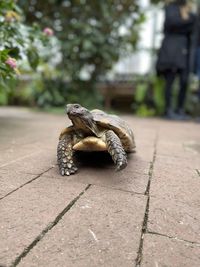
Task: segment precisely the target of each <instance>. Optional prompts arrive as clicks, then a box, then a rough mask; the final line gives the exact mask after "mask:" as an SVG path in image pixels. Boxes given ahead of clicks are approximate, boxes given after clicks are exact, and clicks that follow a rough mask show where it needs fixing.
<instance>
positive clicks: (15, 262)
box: [10, 184, 91, 267]
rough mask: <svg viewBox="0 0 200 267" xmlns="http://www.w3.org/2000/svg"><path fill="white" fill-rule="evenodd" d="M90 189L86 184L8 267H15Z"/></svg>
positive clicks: (89, 185)
mask: <svg viewBox="0 0 200 267" xmlns="http://www.w3.org/2000/svg"><path fill="white" fill-rule="evenodd" d="M90 187H91V184H88V185H87V186H86V187H85V189H84V190H83V191H82V192H81V193H80V194H79V195H78V196H77V197H75V198H74V199H73V200H72V201H71V202H70V203H69V204H68V205H67V206H66V207H65V208H64V209H63V210H62V211H61V212H60V213H59V214H58V215H57V216H56V218H55V219H54V221H53V222H51V223H49V224H48V225H47V226H46V228H44V230H42V232H41V233H40V234H39V235H38V236H37V237H36V238H35V239H34V240H33V242H32V243H30V245H29V246H28V247H26V248H25V249H24V250H23V252H22V253H21V254H20V255H19V256H18V257H17V258H16V259H15V261H14V262H13V263H12V264H11V265H10V267H16V266H17V265H18V264H19V263H20V261H21V260H22V259H23V258H24V257H26V255H27V254H28V253H29V252H30V251H31V250H32V249H33V248H34V247H35V246H36V245H37V243H38V242H39V241H41V240H42V239H43V238H44V236H45V235H46V234H47V233H48V232H49V231H50V230H51V229H52V228H53V227H54V226H56V225H57V223H58V222H59V221H60V220H61V219H62V218H63V216H64V215H65V214H66V213H67V212H68V211H69V210H70V209H71V208H72V207H73V206H74V204H75V203H76V202H77V201H78V200H79V198H80V197H81V196H82V195H83V194H84V193H85V192H86V191H87V190H88V189H89V188H90Z"/></svg>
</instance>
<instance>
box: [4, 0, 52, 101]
mask: <svg viewBox="0 0 200 267" xmlns="http://www.w3.org/2000/svg"><path fill="white" fill-rule="evenodd" d="M16 2H17V1H14V0H2V1H0V28H1V31H0V96H1V99H0V103H4V102H6V101H5V96H6V93H8V92H10V91H11V87H10V84H11V83H12V81H10V80H12V79H14V78H15V76H16V74H17V75H20V72H19V69H18V68H19V65H20V63H19V62H20V61H21V60H22V59H23V60H24V59H27V60H28V62H29V64H30V66H31V67H32V69H33V70H36V68H37V65H38V64H39V61H40V55H39V49H40V47H41V46H43V47H45V46H48V44H49V37H48V36H47V35H45V34H44V33H43V32H42V31H41V29H40V27H39V26H38V25H37V24H36V23H35V24H34V25H32V26H31V25H30V26H27V25H26V24H24V14H23V12H22V10H21V9H20V8H19V6H18V5H17V4H16ZM3 90H4V92H3ZM8 95H9V93H8ZM8 98H9V96H8Z"/></svg>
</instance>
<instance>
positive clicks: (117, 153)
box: [105, 130, 127, 171]
mask: <svg viewBox="0 0 200 267" xmlns="http://www.w3.org/2000/svg"><path fill="white" fill-rule="evenodd" d="M105 139H106V144H107V147H108V152H109V153H110V155H111V157H112V159H113V161H114V163H115V164H116V166H117V170H118V171H119V170H122V169H124V168H125V167H126V166H127V155H126V152H125V151H124V148H123V146H122V143H121V141H120V139H119V137H118V136H117V135H116V134H115V133H114V132H113V131H112V130H109V131H106V133H105Z"/></svg>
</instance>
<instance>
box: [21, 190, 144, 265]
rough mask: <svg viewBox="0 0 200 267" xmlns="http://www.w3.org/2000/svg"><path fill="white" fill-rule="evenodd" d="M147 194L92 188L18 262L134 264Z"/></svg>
mask: <svg viewBox="0 0 200 267" xmlns="http://www.w3.org/2000/svg"><path fill="white" fill-rule="evenodd" d="M145 206H146V197H145V196H138V195H134V194H131V193H125V192H121V191H116V190H115V191H113V190H110V189H107V188H100V187H93V186H92V187H91V188H90V189H89V190H88V191H87V192H86V193H85V194H84V195H83V196H82V197H81V198H80V199H79V200H78V201H77V202H76V204H75V205H74V206H73V207H72V208H71V209H70V210H69V211H68V212H67V213H66V214H65V215H64V217H63V218H62V219H61V220H60V221H59V223H58V224H57V225H56V226H55V227H54V228H52V229H51V231H49V232H48V233H47V234H46V235H45V237H44V238H43V239H42V240H41V241H40V242H39V243H38V244H37V246H35V247H34V248H33V249H32V250H31V251H30V253H29V254H28V255H27V256H26V257H25V258H23V260H22V261H21V263H20V264H19V265H18V266H20V267H22V266H24V267H25V266H29V267H33V266H40V267H43V266H48V267H51V266H52V267H54V266H70V267H73V266H76V267H79V266H81V267H88V266H106V267H107V266H126V267H129V266H130V267H131V266H133V263H134V260H135V259H136V257H137V251H138V248H139V243H140V236H141V227H142V221H143V216H144V211H145Z"/></svg>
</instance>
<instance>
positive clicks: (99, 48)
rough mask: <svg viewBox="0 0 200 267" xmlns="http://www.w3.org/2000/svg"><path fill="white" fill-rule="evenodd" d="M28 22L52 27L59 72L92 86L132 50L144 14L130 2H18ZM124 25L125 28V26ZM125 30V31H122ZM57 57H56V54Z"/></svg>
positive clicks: (69, 78) (55, 0)
mask: <svg viewBox="0 0 200 267" xmlns="http://www.w3.org/2000/svg"><path fill="white" fill-rule="evenodd" d="M18 3H19V5H20V6H21V8H23V10H25V13H26V21H27V22H28V23H32V22H39V23H41V25H43V27H46V26H48V27H52V28H53V29H54V31H55V32H56V35H57V36H58V37H59V40H60V41H61V51H62V61H61V63H60V65H59V68H60V70H61V71H63V72H64V73H65V76H66V77H67V78H68V80H69V81H70V82H73V83H74V84H77V83H79V81H83V80H87V81H90V82H91V84H92V83H93V82H95V81H96V80H97V79H98V78H99V77H100V76H101V75H103V74H105V73H106V72H107V71H108V70H110V69H111V68H112V66H113V63H114V62H116V61H117V60H118V59H119V56H120V54H121V53H122V51H127V52H128V51H131V50H133V49H134V48H135V45H136V43H137V40H138V34H139V30H140V27H139V25H140V23H142V22H143V21H144V15H143V13H142V11H141V9H140V7H139V1H137V0H136V1H132V0H123V1H121V0H109V1H93V0H76V1H75V0H48V1H39V0H35V1H26V0H19V1H18ZM124 26H125V27H124ZM124 28H126V29H124ZM55 56H56V55H55Z"/></svg>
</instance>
